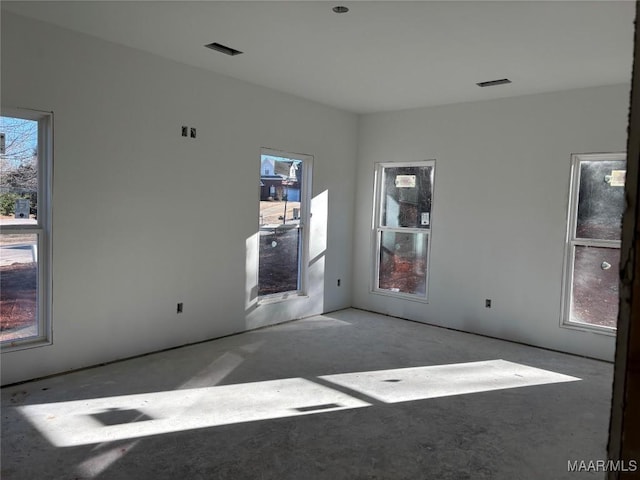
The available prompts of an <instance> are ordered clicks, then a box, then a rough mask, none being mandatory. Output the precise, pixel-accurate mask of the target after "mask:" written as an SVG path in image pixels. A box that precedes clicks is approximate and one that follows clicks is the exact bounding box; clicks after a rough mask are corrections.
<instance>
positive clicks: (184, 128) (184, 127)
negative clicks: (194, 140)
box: [182, 125, 189, 137]
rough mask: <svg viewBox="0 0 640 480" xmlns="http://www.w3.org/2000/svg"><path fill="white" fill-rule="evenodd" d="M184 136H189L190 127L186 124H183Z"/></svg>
mask: <svg viewBox="0 0 640 480" xmlns="http://www.w3.org/2000/svg"><path fill="white" fill-rule="evenodd" d="M182 136H183V137H188V136H189V127H187V126H186V125H183V126H182Z"/></svg>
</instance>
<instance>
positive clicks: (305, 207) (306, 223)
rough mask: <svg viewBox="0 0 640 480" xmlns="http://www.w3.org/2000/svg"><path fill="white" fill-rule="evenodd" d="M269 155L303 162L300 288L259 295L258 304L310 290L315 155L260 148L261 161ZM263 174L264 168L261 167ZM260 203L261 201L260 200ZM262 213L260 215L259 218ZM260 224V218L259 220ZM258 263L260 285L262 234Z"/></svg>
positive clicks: (295, 296)
mask: <svg viewBox="0 0 640 480" xmlns="http://www.w3.org/2000/svg"><path fill="white" fill-rule="evenodd" d="M263 155H269V156H273V157H280V158H286V159H290V160H300V161H301V162H302V185H301V192H300V222H299V224H298V229H299V230H300V231H301V234H300V245H298V288H297V289H296V290H289V291H286V292H278V293H270V294H268V295H257V304H258V305H262V304H269V303H276V302H282V301H286V300H292V299H296V298H301V297H307V296H308V292H309V268H308V267H309V252H310V249H309V240H310V222H311V199H312V190H313V156H312V155H309V154H304V153H293V152H286V151H283V150H276V149H273V148H267V147H263V148H261V149H260V157H259V158H260V161H261V162H262V156H263ZM259 172H260V174H262V168H260V169H259ZM258 203H259V202H258ZM259 217H260V215H259V216H258V218H259ZM258 225H259V226H260V220H258ZM257 242H258V244H257V246H256V248H257V250H256V251H257V256H256V259H257V265H256V269H255V270H256V278H255V284H256V285H259V281H260V234H259V233H258V235H257Z"/></svg>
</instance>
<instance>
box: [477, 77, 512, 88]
mask: <svg viewBox="0 0 640 480" xmlns="http://www.w3.org/2000/svg"><path fill="white" fill-rule="evenodd" d="M507 83H511V80H509V79H508V78H501V79H500V80H490V81H488V82H480V83H476V85H478V86H479V87H495V86H496V85H506V84H507Z"/></svg>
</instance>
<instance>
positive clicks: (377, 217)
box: [370, 160, 436, 303]
mask: <svg viewBox="0 0 640 480" xmlns="http://www.w3.org/2000/svg"><path fill="white" fill-rule="evenodd" d="M399 167H431V169H432V170H431V212H430V220H429V228H410V227H388V226H384V225H382V223H383V222H382V199H383V198H384V169H385V168H399ZM435 174H436V161H435V160H418V161H414V162H383V163H376V165H375V178H374V190H373V195H374V213H373V222H372V237H373V243H372V245H373V246H374V251H373V256H374V259H373V275H372V278H371V284H370V291H371V293H375V294H379V295H386V296H390V297H395V298H403V299H406V300H412V301H415V302H421V303H429V276H430V273H431V243H432V241H431V240H432V236H433V210H434V200H435ZM382 232H398V233H421V234H425V235H426V236H427V258H426V268H425V294H424V296H422V295H419V294H413V293H403V292H393V291H391V290H387V289H381V288H380V248H381V245H380V242H381V238H382Z"/></svg>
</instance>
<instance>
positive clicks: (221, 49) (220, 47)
mask: <svg viewBox="0 0 640 480" xmlns="http://www.w3.org/2000/svg"><path fill="white" fill-rule="evenodd" d="M205 47H207V48H210V49H211V50H215V51H217V52H222V53H224V54H225V55H229V56H231V57H235V56H236V55H240V54H241V53H242V52H241V51H240V50H236V49H234V48H231V47H227V46H226V45H222V44H220V43H215V42H214V43H210V44H208V45H205Z"/></svg>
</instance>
